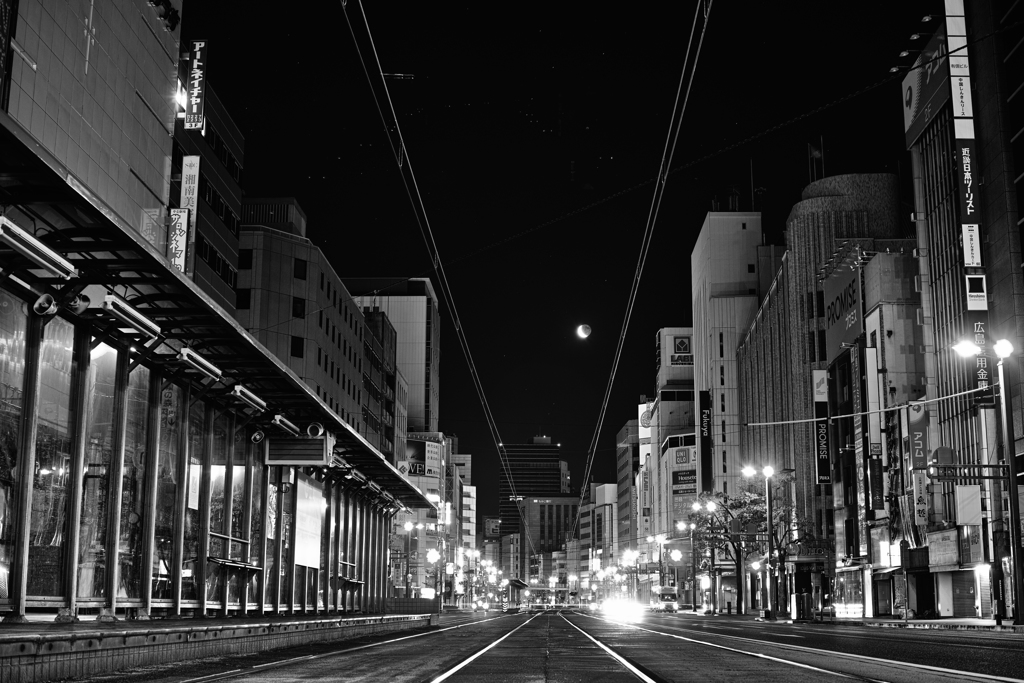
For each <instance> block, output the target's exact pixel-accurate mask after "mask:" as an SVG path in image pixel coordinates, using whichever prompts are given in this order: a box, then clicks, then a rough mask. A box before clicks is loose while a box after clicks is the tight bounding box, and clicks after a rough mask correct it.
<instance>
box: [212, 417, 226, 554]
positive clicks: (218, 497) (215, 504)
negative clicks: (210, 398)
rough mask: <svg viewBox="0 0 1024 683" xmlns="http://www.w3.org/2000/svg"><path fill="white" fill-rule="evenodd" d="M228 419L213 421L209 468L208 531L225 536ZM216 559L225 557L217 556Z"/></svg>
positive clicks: (216, 418)
mask: <svg viewBox="0 0 1024 683" xmlns="http://www.w3.org/2000/svg"><path fill="white" fill-rule="evenodd" d="M228 426H229V425H228V419H227V415H226V414H224V413H221V414H218V415H217V416H216V417H215V418H214V420H213V453H212V463H213V464H212V467H211V468H210V531H213V532H215V533H218V534H226V533H227V529H226V528H225V526H224V501H225V499H224V486H225V476H226V470H227V464H228ZM216 557H227V556H226V555H217V556H216Z"/></svg>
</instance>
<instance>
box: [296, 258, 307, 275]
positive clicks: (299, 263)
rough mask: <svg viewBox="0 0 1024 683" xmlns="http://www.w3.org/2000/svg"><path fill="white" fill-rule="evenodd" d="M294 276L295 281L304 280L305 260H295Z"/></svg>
mask: <svg viewBox="0 0 1024 683" xmlns="http://www.w3.org/2000/svg"><path fill="white" fill-rule="evenodd" d="M294 276H295V279H296V280H305V279H306V259H304V258H297V259H295V271H294Z"/></svg>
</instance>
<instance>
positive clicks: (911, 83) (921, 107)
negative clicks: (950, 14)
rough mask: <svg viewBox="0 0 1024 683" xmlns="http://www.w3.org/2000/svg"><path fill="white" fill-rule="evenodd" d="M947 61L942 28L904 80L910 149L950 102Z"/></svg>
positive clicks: (904, 114) (904, 107)
mask: <svg viewBox="0 0 1024 683" xmlns="http://www.w3.org/2000/svg"><path fill="white" fill-rule="evenodd" d="M947 58H948V53H947V47H946V27H945V24H940V25H939V28H938V30H936V31H935V35H933V36H932V38H931V40H929V41H928V44H927V45H926V46H925V48H924V50H922V52H921V54H920V55H918V57H917V60H916V61H915V62H914V66H913V67H912V68H911V69H910V71H909V72H908V73H907V76H906V78H904V79H903V93H902V94H903V130H904V131H905V132H906V136H907V137H906V140H907V149H910V148H911V147H912V146H913V144H914V142H916V141H917V138H918V137H919V136H920V135H921V133H922V132H924V129H925V128H927V127H928V124H929V123H931V120H932V119H933V118H934V117H935V115H936V114H938V113H939V111H941V110H942V107H943V106H944V105H945V104H946V102H947V101H949V93H950V89H949V70H948V66H947Z"/></svg>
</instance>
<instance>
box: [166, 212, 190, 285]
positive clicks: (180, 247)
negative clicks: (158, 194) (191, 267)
mask: <svg viewBox="0 0 1024 683" xmlns="http://www.w3.org/2000/svg"><path fill="white" fill-rule="evenodd" d="M187 255H188V209H171V225H170V230H168V231H167V257H168V258H170V259H171V267H172V268H174V269H175V270H177V271H178V272H180V273H184V272H186V269H187V267H188V266H187V264H188V262H187V261H186V260H185V258H186V256H187Z"/></svg>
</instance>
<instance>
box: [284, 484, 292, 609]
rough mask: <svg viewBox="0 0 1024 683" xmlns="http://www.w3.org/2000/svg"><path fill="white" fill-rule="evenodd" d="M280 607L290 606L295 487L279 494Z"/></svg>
mask: <svg viewBox="0 0 1024 683" xmlns="http://www.w3.org/2000/svg"><path fill="white" fill-rule="evenodd" d="M281 512H282V514H281V557H282V558H284V559H283V560H282V562H281V607H282V609H283V608H284V607H285V606H287V605H289V604H291V595H292V572H291V568H292V567H293V566H294V565H292V564H291V563H290V561H289V558H290V557H291V556H292V529H293V528H294V527H293V526H292V525H293V524H294V522H293V518H294V516H295V487H294V486H293V487H291V488H290V489H288V492H287V493H283V494H281Z"/></svg>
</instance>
